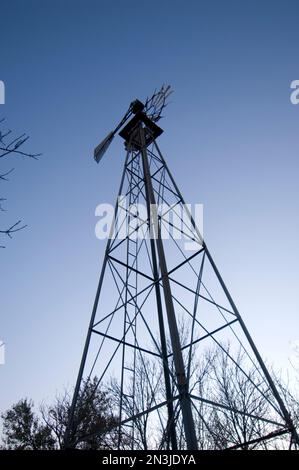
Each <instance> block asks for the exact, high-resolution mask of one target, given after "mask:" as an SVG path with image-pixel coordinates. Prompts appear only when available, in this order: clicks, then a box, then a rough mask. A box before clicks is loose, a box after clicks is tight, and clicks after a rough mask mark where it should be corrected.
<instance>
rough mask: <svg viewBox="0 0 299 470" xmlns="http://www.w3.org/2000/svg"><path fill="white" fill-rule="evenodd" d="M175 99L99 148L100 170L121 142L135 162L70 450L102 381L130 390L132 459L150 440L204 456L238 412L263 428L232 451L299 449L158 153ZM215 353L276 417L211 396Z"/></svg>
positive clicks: (126, 427)
mask: <svg viewBox="0 0 299 470" xmlns="http://www.w3.org/2000/svg"><path fill="white" fill-rule="evenodd" d="M170 93H171V90H170V87H169V86H168V87H165V86H163V87H162V88H161V90H159V91H158V92H155V93H154V95H153V96H152V97H151V98H149V99H147V100H146V101H145V104H143V103H142V102H140V101H139V100H135V101H133V102H132V103H131V105H130V107H129V109H128V111H127V112H126V114H125V116H124V117H123V119H122V120H121V121H120V123H119V124H118V125H117V126H116V128H115V129H114V131H112V132H110V133H109V134H108V136H107V137H106V138H105V139H104V140H103V141H102V142H101V143H100V144H99V145H98V146H97V147H96V149H95V154H94V158H95V160H96V161H97V162H99V161H100V160H101V158H102V157H103V155H104V153H105V151H106V150H107V148H108V147H109V145H110V143H111V142H112V140H113V138H114V136H115V135H116V133H118V132H119V135H120V136H121V137H122V138H123V139H124V141H125V148H126V156H125V160H124V169H123V173H122V179H121V184H120V189H119V193H118V200H117V204H116V206H115V215H114V222H113V227H112V230H111V233H110V238H109V239H108V243H107V247H106V251H105V256H104V262H103V267H102V271H101V275H100V280H99V285H98V289H97V293H96V297H95V302H94V306H93V310H92V315H91V319H90V324H89V328H88V333H87V338H86V343H85V347H84V351H83V356H82V361H81V365H80V369H79V374H78V379H77V383H76V387H75V391H74V396H73V402H72V408H71V411H70V416H69V424H68V428H67V432H66V436H65V445H66V447H72V446H76V445H77V444H78V442H79V441H80V436H79V437H78V435H77V434H76V431H77V420H78V409H79V408H80V394H79V392H80V387H81V386H82V384H83V383H86V380H88V379H89V378H93V377H95V376H96V377H97V378H98V382H97V386H98V387H100V386H102V385H103V384H105V385H107V383H109V381H110V380H112V379H113V380H114V386H115V390H118V392H119V395H118V399H116V402H115V410H114V413H116V411H117V415H118V423H117V425H116V428H117V432H118V440H117V447H118V448H120V449H121V448H122V449H123V448H132V449H134V448H140V439H137V436H139V437H140V435H141V434H142V433H144V436H143V437H144V438H146V439H147V445H148V446H149V447H151V446H157V442H159V448H161V449H173V450H175V449H178V448H187V449H197V448H198V443H199V441H200V439H201V437H202V435H203V434H204V435H209V436H212V435H213V431H212V430H211V426H212V422H211V420H212V419H213V416H214V417H215V414H212V412H215V410H216V413H217V416H218V417H219V419H220V422H221V413H230V414H232V415H236V416H238V417H241V418H242V419H245V420H246V419H250V420H251V422H253V423H254V424H253V432H252V434H251V435H250V436H249V437H246V436H244V439H243V441H242V442H241V443H239V444H236V443H234V442H233V441H232V442H229V440H228V442H227V447H230V448H238V447H245V448H246V447H248V445H250V444H252V443H257V444H258V443H259V442H264V441H266V440H267V441H268V440H273V439H275V438H276V437H278V436H282V435H286V434H288V433H289V434H290V437H291V442H292V443H294V444H298V435H297V433H296V430H295V427H294V425H293V422H292V420H291V418H290V415H289V413H288V411H287V409H286V407H285V405H284V402H283V400H282V398H281V396H280V393H279V392H278V389H277V387H276V385H275V383H274V381H273V380H272V378H271V376H270V374H269V372H268V370H267V368H266V366H265V364H264V362H263V360H262V358H261V356H260V354H259V352H258V350H257V348H256V346H255V344H254V342H253V340H252V338H251V336H250V334H249V332H248V330H247V328H246V326H245V323H244V321H243V319H242V318H241V316H240V314H239V312H238V310H237V307H236V306H235V304H234V302H233V300H232V297H231V295H230V293H229V292H228V289H227V287H226V285H225V284H224V281H223V279H222V277H221V275H220V273H219V271H218V269H217V267H216V265H215V262H214V260H213V258H212V256H211V254H210V252H209V250H208V248H207V245H206V243H205V242H204V240H203V239H202V236H201V234H200V232H199V230H198V228H197V226H196V225H195V222H194V219H193V217H192V215H191V213H190V211H189V209H188V207H187V206H186V205H185V203H184V199H183V196H182V194H181V192H180V191H179V189H178V186H177V184H176V182H175V180H174V178H173V176H172V174H171V173H170V170H169V168H168V166H167V164H166V162H165V160H164V157H163V156H162V153H161V151H160V149H159V147H158V144H157V141H156V140H157V138H158V136H159V135H161V134H162V132H163V131H162V129H161V128H160V127H159V126H158V125H157V121H159V119H160V118H161V116H162V112H163V109H164V108H165V106H166V100H167V98H168V96H169V95H170ZM184 159H185V161H186V164H187V157H186V156H184ZM187 171H188V169H187V165H186V172H187ZM190 171H191V170H190ZM142 207H145V211H142ZM124 227H126V229H127V231H126V232H125V235H121V233H123V232H122V230H123V228H124ZM165 238H166V239H165ZM186 241H189V242H192V244H193V252H192V254H190V251H188V250H186ZM228 344H229V346H228ZM211 345H214V351H216V354H217V352H218V353H219V354H222V355H225V357H226V360H227V361H228V363H231V364H233V365H234V367H235V368H236V371H237V372H238V374H240V375H241V376H242V377H243V378H244V380H246V381H248V383H249V384H250V386H251V387H252V390H254V393H255V395H254V396H256V397H261V399H262V400H264V402H265V404H266V405H267V407H268V412H267V415H266V414H265V413H262V412H261V410H260V409H259V408H258V407H257V406H256V407H254V406H253V407H252V408H247V409H244V408H243V409H238V406H237V404H236V403H234V402H233V401H232V402H231V403H225V402H223V400H222V399H220V397H217V396H213V393H212V394H209V396H208V397H207V396H206V395H205V388H204V387H203V386H202V376H201V375H199V372H198V371H199V369H198V367H199V365H200V364H201V365H202V364H203V362H204V358H205V352H206V351H207V349H209V348H210V347H211ZM240 348H241V349H242V351H243V357H245V362H244V360H243V362H242V365H241V364H240V360H239V359H240ZM249 369H250V370H252V369H253V370H254V371H255V375H254V376H252V375H251V374H250V373H249V372H248V370H249ZM215 373H217V372H215V371H214V374H215ZM83 379H84V382H83ZM218 379H219V377H218ZM210 384H213V374H211V376H210ZM212 391H213V390H212ZM140 397H141V399H140ZM255 423H256V425H255ZM261 423H262V426H261ZM95 432H97V431H95ZM99 432H100V431H99ZM83 437H84V436H83Z"/></svg>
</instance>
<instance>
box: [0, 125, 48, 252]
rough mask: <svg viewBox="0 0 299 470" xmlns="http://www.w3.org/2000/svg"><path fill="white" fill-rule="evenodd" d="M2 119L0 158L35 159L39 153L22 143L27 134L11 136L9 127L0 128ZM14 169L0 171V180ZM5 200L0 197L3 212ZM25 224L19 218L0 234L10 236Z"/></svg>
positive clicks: (5, 177)
mask: <svg viewBox="0 0 299 470" xmlns="http://www.w3.org/2000/svg"><path fill="white" fill-rule="evenodd" d="M3 122H4V119H1V120H0V159H3V160H4V159H7V158H9V157H12V156H18V157H27V158H32V159H35V160H36V159H37V158H38V157H39V156H40V155H41V154H36V153H30V152H27V151H25V150H23V149H24V145H25V144H26V142H27V141H28V139H29V136H28V135H26V134H21V135H18V136H17V137H16V136H13V133H12V131H11V130H10V129H8V130H5V131H4V130H2V129H1V127H2V126H3ZM13 171H14V168H10V169H9V170H6V171H4V172H2V173H0V180H1V182H5V181H8V178H9V175H10V174H11V173H12V172H13ZM5 201H6V198H4V197H0V211H2V212H4V211H5V209H4V205H3V203H4V202H5ZM25 227H26V225H24V224H22V221H21V220H18V221H17V222H15V223H13V224H12V225H10V226H9V227H7V228H2V229H0V234H1V235H3V236H7V237H9V238H12V236H13V234H14V233H16V232H19V231H20V230H22V229H24V228H25ZM0 248H4V246H3V245H0Z"/></svg>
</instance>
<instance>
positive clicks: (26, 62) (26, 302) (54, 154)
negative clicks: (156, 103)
mask: <svg viewBox="0 0 299 470" xmlns="http://www.w3.org/2000/svg"><path fill="white" fill-rule="evenodd" d="M0 15H1V18H0V22H1V26H0V65H1V67H0V80H3V81H4V82H5V85H6V104H5V105H1V106H0V117H1V116H5V117H6V119H7V126H8V127H10V128H12V129H13V130H15V132H19V133H22V132H28V133H29V134H30V136H31V139H30V144H28V149H30V150H32V151H35V152H43V156H42V157H41V158H40V160H39V161H37V162H36V161H33V160H26V159H19V158H16V157H15V158H14V159H13V161H12V160H11V161H9V160H7V161H5V162H3V163H2V162H1V169H4V170H5V169H9V168H10V167H11V166H13V167H15V172H14V174H12V175H11V181H10V182H9V183H4V182H3V183H1V196H2V197H6V198H7V202H6V209H7V212H5V213H2V214H1V219H0V220H1V224H2V226H3V225H9V224H10V223H13V222H15V221H16V220H18V219H19V218H22V220H23V221H24V222H25V223H27V224H28V228H27V229H26V230H24V231H23V232H20V233H18V234H16V236H15V237H14V238H13V240H7V243H6V248H5V250H2V251H1V252H0V279H1V284H0V290H1V296H0V309H1V322H0V339H1V340H4V341H5V343H6V364H5V366H0V378H1V402H0V409H1V410H3V409H5V408H6V407H8V406H9V405H11V404H12V403H13V402H15V401H17V400H18V399H19V398H21V397H25V396H27V397H32V398H33V399H34V400H35V401H37V402H40V401H42V400H46V401H48V400H51V399H52V398H53V397H54V396H55V394H56V393H59V391H61V390H62V389H63V387H64V386H69V385H71V384H73V383H74V380H75V377H76V374H77V371H78V366H79V360H80V356H81V353H82V346H83V342H84V339H85V334H86V328H87V324H88V321H89V317H90V312H91V307H92V303H93V298H94V294H95V290H96V285H97V281H98V275H99V271H100V267H101V262H102V259H103V253H104V248H105V243H104V242H103V241H99V240H97V239H96V237H95V233H94V229H95V224H96V221H97V219H96V217H95V215H94V211H95V208H96V206H97V204H99V203H101V202H111V203H112V202H114V199H115V196H116V192H117V189H118V186H119V178H120V172H121V167H122V163H123V151H122V142H121V140H120V139H119V138H118V139H116V141H115V143H114V144H113V147H111V149H110V150H109V153H108V154H107V155H106V156H105V159H104V160H103V161H102V162H101V164H100V165H99V166H97V165H96V164H95V163H94V161H93V158H92V152H93V148H94V147H95V145H96V144H97V143H98V142H99V141H100V140H102V138H103V137H104V136H105V134H106V133H107V132H108V131H110V130H111V129H112V128H113V125H114V124H116V123H117V119H118V118H120V117H121V116H122V113H124V112H125V110H126V109H127V107H128V105H129V103H130V101H131V100H132V99H134V98H136V97H138V98H140V99H144V98H145V97H146V96H147V95H149V94H151V93H152V91H153V90H154V88H156V87H159V86H161V84H162V83H165V82H166V83H171V84H172V85H173V87H174V89H175V94H174V95H173V98H172V104H171V105H170V106H169V107H168V108H167V110H166V118H165V119H164V120H163V121H161V125H162V127H163V128H164V130H165V132H164V134H163V135H162V136H161V138H160V139H159V143H160V148H161V149H162V151H163V154H164V156H165V157H166V159H167V162H168V164H169V166H170V168H171V169H172V172H173V174H174V176H175V178H176V180H177V183H178V185H179V187H180V189H181V191H182V192H183V194H184V196H185V199H186V201H187V202H190V203H195V202H199V203H203V204H204V235H205V239H206V241H207V244H208V246H209V248H210V251H211V252H212V254H213V255H214V258H215V260H216V262H217V265H218V267H219V269H220V271H221V273H222V274H223V277H224V279H225V281H226V283H227V285H228V287H229V288H230V290H231V293H232V295H233V297H234V299H235V301H236V303H237V305H238V307H239V309H240V312H241V313H242V315H243V318H244V320H245V322H246V324H247V326H248V327H249V329H250V331H251V333H252V335H253V337H254V338H255V340H256V343H257V345H258V347H259V349H260V351H261V352H262V354H263V356H264V357H265V358H266V359H267V360H268V361H269V363H273V364H274V365H275V366H276V367H278V368H284V369H285V368H286V366H287V364H288V357H289V356H290V354H291V349H290V342H292V341H296V340H298V339H299V331H298V330H299V328H298V326H299V325H298V310H299V301H298V281H299V268H298V265H299V263H298V262H299V248H298V230H299V224H298V208H299V196H298V173H299V171H298V170H299V163H298V143H299V136H298V127H299V105H298V106H294V105H292V104H291V102H290V83H291V81H292V80H295V79H299V63H298V44H299V28H298V18H299V3H298V2H297V1H296V0H294V1H292V0H280V1H274V0H272V1H270V0H269V1H266V0H264V1H254V0H251V1H242V2H240V1H231V0H227V1H225V2H224V1H221V0H218V1H199V0H198V1H193V0H185V1H177V0H171V1H170V0H159V1H156V0H152V1H151V2H145V1H140V0H139V1H136V0H126V1H121V0H116V1H114V2H111V1H104V0H97V1H94V0H84V1H83V0H72V1H70V0H67V1H62V0H59V1H58V0H43V1H38V0H26V1H24V0H23V1H21V0H1V9H0Z"/></svg>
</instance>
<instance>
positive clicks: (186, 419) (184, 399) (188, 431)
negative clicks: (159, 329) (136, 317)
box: [139, 127, 198, 450]
mask: <svg viewBox="0 0 299 470" xmlns="http://www.w3.org/2000/svg"><path fill="white" fill-rule="evenodd" d="M139 132H140V140H141V154H142V164H143V173H144V181H145V190H146V200H147V211H148V219H149V223H150V229H151V230H153V232H154V233H153V235H154V238H155V241H156V247H157V252H158V258H159V265H160V270H161V278H162V284H163V292H164V300H165V307H166V313H167V318H168V326H169V332H170V339H171V345H172V350H173V359H174V366H175V371H176V377H177V387H178V390H179V394H180V405H181V410H182V416H183V426H184V432H185V438H186V443H187V448H188V450H197V448H198V445H197V438H196V432H195V425H194V420H193V415H192V409H191V398H190V395H189V389H188V381H187V377H186V374H185V367H184V361H183V356H182V350H181V342H180V337H179V332H178V326H177V322H176V316H175V310H174V305H173V299H172V294H171V287H170V282H169V277H168V270H167V263H166V259H165V253H164V247H163V242H162V238H161V231H160V228H159V226H157V221H158V217H157V206H156V200H155V195H154V190H153V186H152V180H151V175H150V169H149V163H148V156H147V148H146V143H145V134H144V132H145V131H144V128H142V127H140V129H139Z"/></svg>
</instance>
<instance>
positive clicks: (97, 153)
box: [94, 131, 115, 163]
mask: <svg viewBox="0 0 299 470" xmlns="http://www.w3.org/2000/svg"><path fill="white" fill-rule="evenodd" d="M114 135H115V131H111V132H109V134H108V135H107V136H106V137H105V139H104V140H102V142H101V143H100V144H99V145H98V146H97V147H96V148H95V149H94V159H95V161H96V162H97V163H99V162H100V160H101V159H102V157H103V155H104V153H105V152H106V150H107V149H108V147H109V145H110V144H111V142H112V140H113V139H114Z"/></svg>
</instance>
